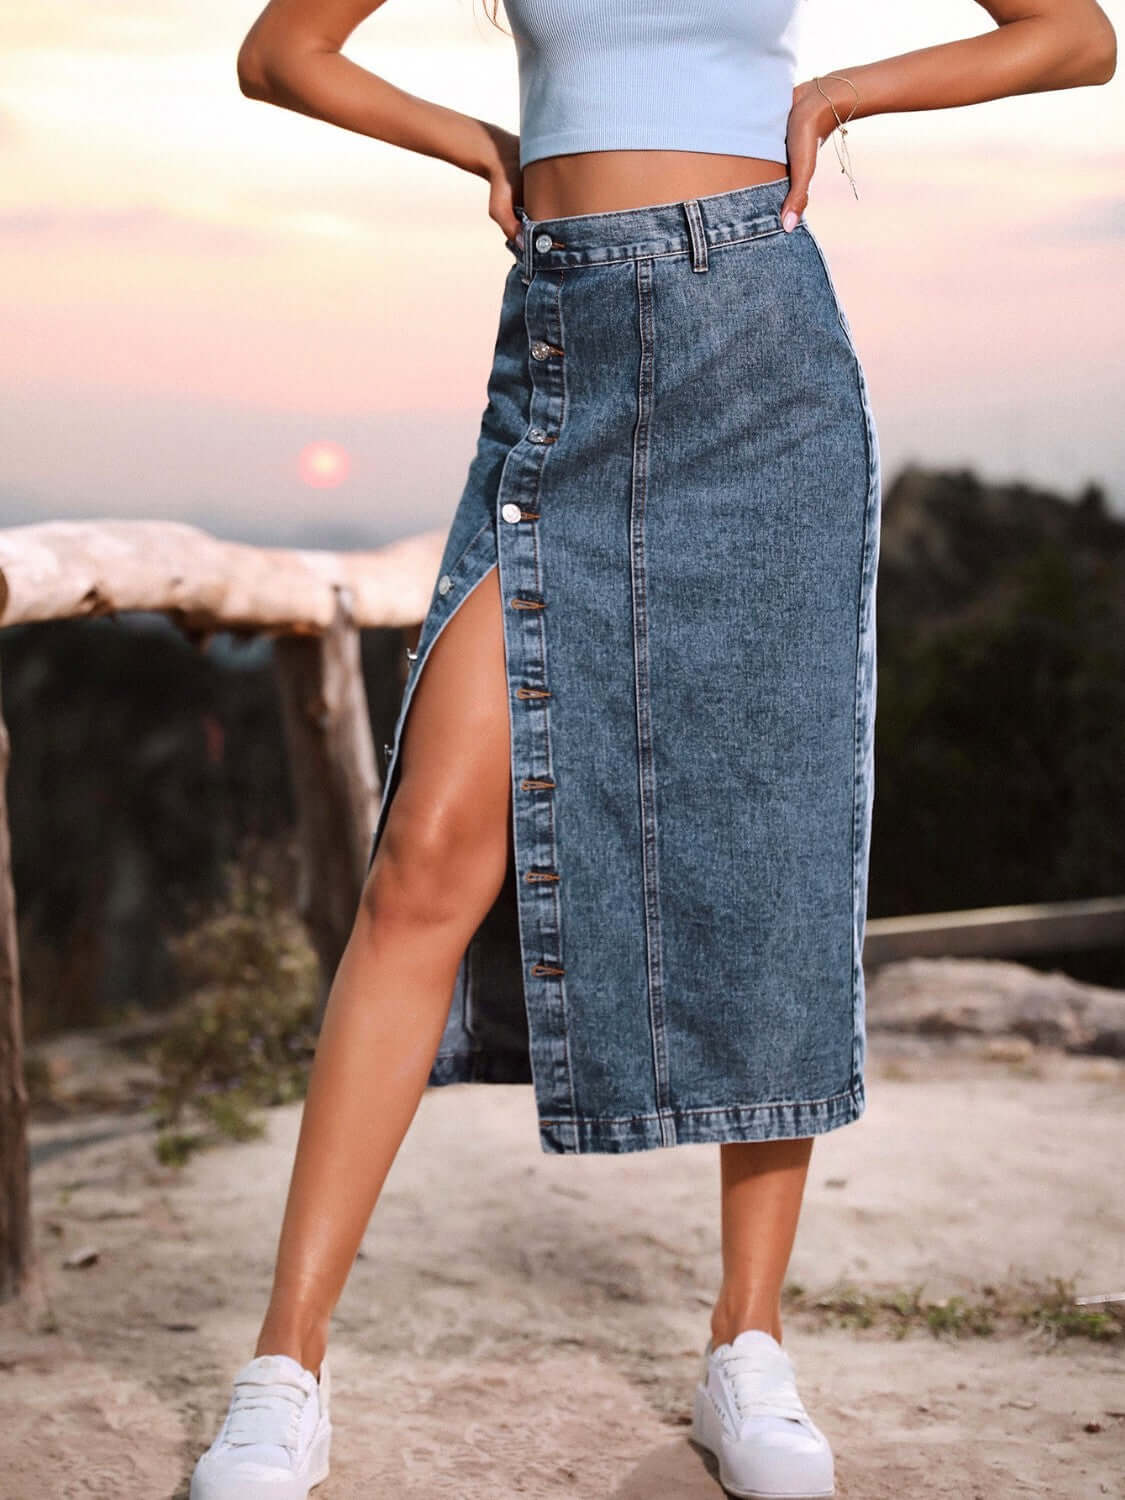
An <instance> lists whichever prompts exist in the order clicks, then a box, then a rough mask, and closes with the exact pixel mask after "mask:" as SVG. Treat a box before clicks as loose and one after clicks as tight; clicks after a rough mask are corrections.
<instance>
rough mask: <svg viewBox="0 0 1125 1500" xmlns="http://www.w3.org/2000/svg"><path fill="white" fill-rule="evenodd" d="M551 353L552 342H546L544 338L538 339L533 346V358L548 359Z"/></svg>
mask: <svg viewBox="0 0 1125 1500" xmlns="http://www.w3.org/2000/svg"><path fill="white" fill-rule="evenodd" d="M550 353H551V346H550V344H545V343H544V342H543V340H542V339H536V340H535V342H534V344H532V346H531V357H532V359H547V358H548V357H549V356H550Z"/></svg>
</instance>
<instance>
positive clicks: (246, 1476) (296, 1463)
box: [190, 1354, 332, 1500]
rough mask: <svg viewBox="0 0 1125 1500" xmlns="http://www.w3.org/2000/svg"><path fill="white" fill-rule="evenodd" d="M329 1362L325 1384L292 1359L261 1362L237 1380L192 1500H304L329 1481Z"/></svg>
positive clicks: (195, 1479) (199, 1466)
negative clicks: (322, 1481)
mask: <svg viewBox="0 0 1125 1500" xmlns="http://www.w3.org/2000/svg"><path fill="white" fill-rule="evenodd" d="M330 1400H331V1391H330V1388H329V1375H328V1357H327V1355H325V1357H324V1359H323V1360H322V1361H321V1365H320V1378H319V1380H318V1379H317V1377H316V1376H315V1375H314V1374H313V1372H312V1371H311V1370H307V1369H306V1368H305V1367H304V1365H302V1364H301V1363H300V1361H299V1360H296V1359H292V1358H291V1357H290V1356H289V1355H288V1354H259V1355H257V1356H256V1357H255V1358H254V1359H251V1360H248V1361H247V1362H246V1364H244V1365H243V1366H242V1368H241V1370H239V1371H238V1373H237V1375H235V1377H234V1392H233V1394H232V1396H231V1401H230V1407H229V1409H228V1411H227V1415H226V1419H225V1420H224V1422H223V1425H222V1428H221V1429H220V1431H219V1434H218V1436H217V1437H216V1438H215V1440H214V1442H213V1443H212V1444H211V1446H210V1447H209V1448H208V1449H207V1451H206V1452H205V1453H203V1454H202V1455H201V1456H200V1458H199V1461H198V1462H197V1463H196V1466H195V1471H194V1473H193V1474H192V1476H191V1492H190V1500H305V1497H306V1496H307V1495H308V1493H309V1490H311V1489H312V1487H313V1485H316V1484H319V1483H320V1481H321V1480H322V1479H325V1478H327V1476H328V1448H329V1443H330V1441H331V1437H332V1421H331V1416H330V1412H329V1405H330Z"/></svg>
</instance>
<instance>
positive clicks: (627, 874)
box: [371, 177, 881, 1152]
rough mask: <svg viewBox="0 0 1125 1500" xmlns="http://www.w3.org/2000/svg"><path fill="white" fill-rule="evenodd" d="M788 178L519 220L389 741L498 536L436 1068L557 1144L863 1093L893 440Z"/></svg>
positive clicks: (397, 736)
mask: <svg viewBox="0 0 1125 1500" xmlns="http://www.w3.org/2000/svg"><path fill="white" fill-rule="evenodd" d="M788 186H789V183H788V178H784V177H783V178H777V179H774V180H773V181H771V182H766V183H762V184H758V185H755V186H752V187H744V188H739V189H736V190H733V191H728V192H723V193H715V194H711V195H709V196H705V197H698V198H692V199H687V200H681V201H676V202H669V203H659V204H655V205H651V206H646V207H642V208H636V209H626V210H619V211H614V212H609V213H593V214H577V215H572V216H566V217H562V218H554V219H542V220H532V219H530V218H528V216H527V215H526V213H524V212H523V210H519V212H520V214H521V217H522V224H523V227H522V232H521V233H520V234H519V235H518V236H517V238H516V239H513V240H508V241H507V242H506V243H507V248H508V250H509V252H510V253H511V255H512V257H513V264H512V266H511V267H510V269H509V271H508V274H507V279H506V281H505V283H504V288H503V297H502V300H501V305H500V317H499V332H498V335H497V338H496V345H495V355H494V360H493V365H492V370H491V374H490V377H489V383H488V402H487V406H486V407H485V410H484V413H483V417H482V420H481V426H480V436H479V441H478V445H477V450H476V454H475V456H474V457H473V459H472V461H471V464H470V465H469V469H468V476H467V479H466V483H465V488H464V492H463V494H462V496H461V499H460V502H459V504H458V505H457V508H456V511H455V514H454V516H453V521H452V525H451V528H450V531H449V536H448V541H447V544H446V547H445V554H444V557H443V560H442V562H441V566H440V570H439V574H438V577H437V578H436V580H435V586H434V591H433V596H432V599H431V602H430V604H429V606H428V612H427V614H426V617H425V620H424V622H423V625H422V630H421V635H420V637H419V640H418V646H417V651H416V653H411V654H410V656H411V659H410V665H409V669H408V676H407V681H406V685H405V690H404V693H403V698H402V704H401V708H400V711H399V714H398V719H397V723H396V727H395V732H394V743H393V745H391V746H388V747H387V749H388V752H389V760H388V763H387V773H386V789H385V794H384V798H383V803H382V807H381V809H380V813H379V819H378V822H377V824H376V828H375V834H374V841H373V844H372V855H371V857H372V860H373V859H374V855H375V851H376V849H377V847H378V842H379V838H380V834H381V831H382V828H383V826H384V824H385V820H386V814H387V810H388V808H389V807H390V804H391V801H392V799H393V796H394V791H395V786H396V781H397V773H398V762H399V747H400V745H401V740H402V730H403V725H404V722H405V719H406V715H407V712H408V710H409V707H410V702H411V698H412V696H413V694H414V691H415V690H416V688H417V685H418V681H419V679H420V677H421V674H422V673H423V672H424V671H425V669H426V660H427V657H428V656H429V653H430V651H431V649H432V647H433V645H434V642H435V641H436V640H437V638H438V636H439V635H440V633H441V631H442V630H443V629H444V627H445V626H446V624H447V623H448V622H449V620H450V619H451V618H452V617H453V615H454V614H455V612H456V611H457V609H458V608H459V606H460V605H461V604H463V603H464V601H465V599H466V598H467V597H468V595H469V594H470V592H471V591H472V590H473V588H474V587H475V586H476V585H477V584H478V583H480V581H481V580H482V579H483V578H484V576H485V574H486V573H487V572H488V570H489V569H490V568H492V567H493V566H498V568H499V582H500V587H501V594H502V600H503V621H504V624H503V630H504V649H505V655H506V661H507V673H508V687H509V694H508V712H509V718H510V725H511V777H512V798H513V812H512V859H511V861H510V864H509V869H508V877H507V880H506V882H505V885H504V888H503V889H502V891H501V893H500V895H499V896H498V898H497V900H496V902H495V904H494V906H493V908H492V910H491V911H490V912H489V913H488V915H487V917H486V918H485V919H484V920H483V921H482V923H481V924H480V926H479V928H478V930H477V932H476V934H475V935H474V937H473V939H472V941H471V943H470V944H469V946H468V948H467V949H466V951H465V954H464V957H463V959H462V962H461V965H460V969H459V972H458V975H457V981H456V985H455V988H454V991H453V994H452V996H451V1005H450V1012H449V1018H448V1022H447V1025H446V1028H445V1033H444V1036H443V1038H442V1041H441V1044H440V1047H439V1050H438V1054H437V1057H436V1060H435V1062H434V1066H433V1071H432V1074H431V1076H430V1083H431V1084H432V1085H438V1084H447V1083H457V1082H503V1083H518V1082H524V1083H531V1084H533V1085H534V1092H535V1101H536V1108H537V1117H538V1126H539V1137H540V1145H541V1148H542V1149H543V1150H544V1151H547V1152H624V1151H641V1150H647V1149H650V1148H653V1147H657V1146H675V1145H680V1144H684V1143H690V1142H715V1141H718V1142H723V1141H743V1140H767V1139H776V1138H780V1137H795V1136H808V1135H815V1134H818V1133H821V1132H824V1131H829V1130H833V1129H835V1128H836V1127H838V1126H841V1125H845V1124H847V1123H849V1122H850V1121H852V1120H854V1119H856V1118H857V1117H858V1116H859V1115H860V1114H861V1113H862V1112H863V1109H864V1103H865V1101H864V1082H863V1074H864V1061H865V1032H864V978H863V968H862V963H861V953H862V946H863V936H864V921H865V911H866V894H867V863H868V847H869V836H870V825H871V805H872V794H873V774H874V747H873V730H874V715H875V681H876V668H875V579H876V569H877V562H878V550H879V525H880V510H881V500H880V467H879V449H878V441H877V437H876V429H875V424H874V421H873V418H872V412H871V407H870V403H869V398H868V392H867V385H866V381H865V377H864V373H863V370H862V367H861V364H860V361H859V359H858V357H857V353H856V349H855V346H854V344H853V340H852V335H851V331H850V329H849V326H848V321H847V318H846V316H845V314H844V310H843V308H842V306H841V304H840V301H839V298H838V296H837V293H836V291H835V288H834V285H833V282H832V278H831V275H830V272H829V270H828V267H827V263H826V260H825V257H824V254H823V252H822V250H821V247H820V245H819V244H818V242H817V240H816V239H815V237H814V235H813V232H812V230H811V229H810V228H809V226H808V224H807V223H806V222H804V220H803V219H802V221H801V222H800V223H799V224H798V226H797V228H796V229H795V230H793V231H791V232H788V233H787V232H786V231H784V230H783V229H782V227H781V221H780V218H779V209H780V207H781V204H782V202H783V201H784V198H785V194H786V191H787V189H788Z"/></svg>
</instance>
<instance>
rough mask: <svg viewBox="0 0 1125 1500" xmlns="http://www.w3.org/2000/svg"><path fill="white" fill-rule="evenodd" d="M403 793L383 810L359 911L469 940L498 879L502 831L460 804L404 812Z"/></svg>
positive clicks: (504, 841)
mask: <svg viewBox="0 0 1125 1500" xmlns="http://www.w3.org/2000/svg"><path fill="white" fill-rule="evenodd" d="M405 790H406V788H405V787H403V788H400V791H399V795H398V796H397V797H396V798H395V804H394V805H392V807H391V809H390V811H389V813H388V817H387V821H386V826H385V827H384V829H383V834H382V837H381V838H380V840H379V847H378V850H377V851H376V856H375V860H374V862H373V864H372V866H371V869H370V870H369V872H368V875H367V880H366V882H365V884H364V888H363V898H362V901H361V913H362V915H363V916H364V917H365V918H366V919H367V920H368V921H369V922H372V923H374V922H378V923H379V924H380V925H385V924H387V923H393V924H396V925H399V926H409V927H431V928H436V927H459V926H463V927H464V928H466V929H467V931H468V935H469V936H471V935H472V932H473V931H474V930H475V929H476V926H477V925H478V923H479V922H480V920H481V918H482V917H483V916H484V915H485V913H486V912H487V911H488V910H489V908H490V907H491V905H492V903H493V902H494V901H495V899H496V897H497V896H498V895H499V892H500V889H501V887H502V885H503V882H504V875H505V873H506V868H507V859H508V836H507V827H506V825H505V824H504V823H500V824H499V826H495V824H496V820H493V826H490V825H489V824H488V823H486V822H484V821H482V819H481V818H480V817H478V816H474V815H473V812H472V810H471V809H470V808H467V807H466V808H458V807H446V806H434V805H432V804H431V805H429V806H427V807H425V808H424V809H422V808H418V809H414V808H411V807H410V806H409V805H408V803H407V801H406V800H403V792H404V791H405Z"/></svg>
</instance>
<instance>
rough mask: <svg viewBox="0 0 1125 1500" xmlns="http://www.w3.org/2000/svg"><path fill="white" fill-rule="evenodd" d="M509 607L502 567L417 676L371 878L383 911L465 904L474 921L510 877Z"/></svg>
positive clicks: (459, 613) (441, 909) (435, 911)
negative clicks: (505, 616) (504, 603)
mask: <svg viewBox="0 0 1125 1500" xmlns="http://www.w3.org/2000/svg"><path fill="white" fill-rule="evenodd" d="M502 608H503V606H502V603H501V598H500V587H499V578H498V570H497V568H495V567H493V568H491V569H490V570H489V571H488V572H487V573H486V574H485V576H484V578H483V579H482V580H481V582H480V583H479V584H478V585H477V586H476V588H474V589H473V591H472V593H470V594H469V595H468V596H467V598H466V599H465V600H464V602H463V603H462V604H461V605H460V606H459V608H458V609H457V610H456V612H455V613H454V614H453V615H452V616H451V618H450V619H449V620H448V621H447V623H446V624H445V626H444V627H443V628H442V630H441V633H440V634H439V636H438V637H437V639H436V640H435V642H434V644H433V646H432V647H431V649H430V653H429V656H428V657H427V659H426V663H425V666H424V668H423V670H422V673H421V675H420V677H419V679H418V681H417V683H416V684H415V687H414V693H413V696H412V698H411V702H410V710H409V713H408V714H407V718H406V722H405V724H404V725H403V730H402V736H401V744H400V747H399V759H400V766H399V777H398V783H397V786H396V789H395V793H394V798H393V801H392V804H391V806H390V808H389V809H388V812H387V818H386V825H385V827H384V830H383V835H382V838H381V839H380V841H379V848H378V851H377V853H376V857H375V860H374V862H373V865H372V869H371V871H370V874H369V878H368V892H367V894H368V895H369V897H370V898H371V900H372V901H373V904H374V908H375V910H376V912H377V913H378V911H379V909H380V906H382V908H383V910H384V911H385V910H386V908H387V905H388V902H389V901H393V903H394V905H395V906H396V908H398V907H399V906H400V905H401V904H402V903H403V902H405V903H406V904H407V905H416V904H418V903H423V904H424V905H425V907H426V908H427V911H428V913H429V915H430V917H431V919H432V918H433V917H436V916H438V915H439V914H445V915H448V914H450V913H451V912H453V911H457V912H463V913H464V914H465V918H466V920H467V921H469V922H472V923H473V924H474V926H475V920H479V915H483V913H484V912H487V910H488V908H489V907H490V906H491V904H492V900H493V899H494V897H495V895H496V893H498V891H499V890H500V887H501V885H502V883H503V879H504V874H505V870H506V865H507V859H508V854H509V849H510V839H511V752H510V745H509V734H510V728H509V720H508V683H507V667H506V663H505V657H504V637H503V616H502V613H501V611H502ZM389 887H393V888H394V895H393V896H391V895H389V894H387V890H388V888H389ZM381 892H382V895H381ZM470 935H471V932H470Z"/></svg>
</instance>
